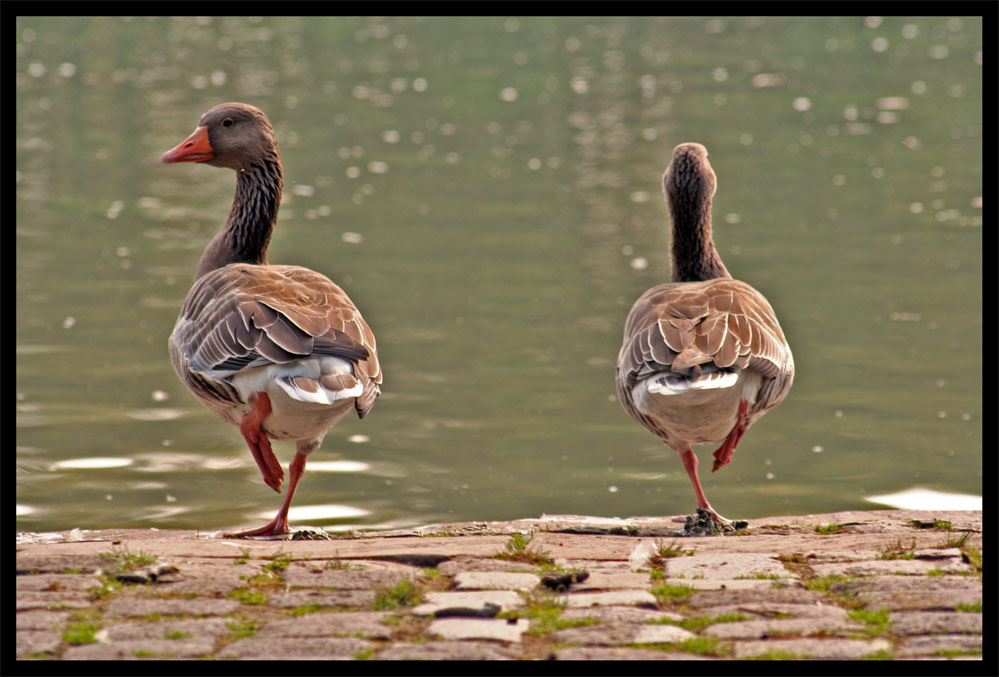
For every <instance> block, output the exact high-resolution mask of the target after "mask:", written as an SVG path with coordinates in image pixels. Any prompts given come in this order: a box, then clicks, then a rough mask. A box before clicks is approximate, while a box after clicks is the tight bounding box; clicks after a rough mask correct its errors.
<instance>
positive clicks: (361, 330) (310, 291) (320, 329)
mask: <svg viewBox="0 0 999 677" xmlns="http://www.w3.org/2000/svg"><path fill="white" fill-rule="evenodd" d="M171 338H172V341H173V342H174V343H175V344H176V347H177V352H179V353H180V354H181V355H183V356H184V357H186V359H187V363H188V365H189V367H190V370H192V371H194V372H205V371H208V370H211V369H214V368H218V367H219V366H220V365H225V364H226V363H227V362H228V363H230V364H238V363H240V362H244V363H246V362H249V361H250V360H252V359H255V358H256V357H257V356H262V357H265V358H266V359H268V360H270V361H272V362H276V363H285V362H290V361H292V360H295V359H299V358H302V357H307V356H309V355H312V354H314V353H322V354H326V355H333V356H336V357H341V358H343V359H346V360H348V361H350V362H351V363H352V364H353V365H354V371H355V375H356V377H357V378H358V380H360V381H361V382H362V383H364V393H363V394H362V395H361V396H360V397H359V398H358V401H357V409H358V414H359V415H362V416H363V415H364V414H366V413H367V412H368V411H369V410H370V409H371V406H372V405H373V404H374V400H375V398H376V397H377V396H378V395H379V393H380V389H379V387H378V384H380V383H381V381H382V373H381V367H380V365H379V363H378V353H377V351H376V347H375V337H374V334H373V333H372V331H371V329H370V328H369V327H368V325H367V323H365V321H364V319H363V318H362V317H361V314H360V312H358V310H357V308H356V307H355V306H354V304H353V303H352V302H351V300H350V298H349V297H348V296H347V294H346V293H345V292H344V291H343V290H342V289H340V287H338V286H337V285H336V284H334V283H333V282H332V281H330V280H329V279H328V278H327V277H325V276H324V275H321V274H319V273H317V272H315V271H313V270H309V269H308V268H302V267H300V266H255V265H247V264H232V265H229V266H226V267H224V268H219V269H217V270H214V271H212V272H210V273H208V274H207V275H204V276H203V277H201V278H200V279H199V280H198V281H197V282H196V283H195V286H194V288H192V290H191V292H190V293H189V294H188V297H187V300H186V301H185V302H184V306H183V308H182V309H181V313H180V318H179V319H178V320H177V326H176V327H175V329H174V333H173V336H172V337H171ZM175 366H176V365H175ZM178 371H179V368H178ZM182 378H183V375H182Z"/></svg>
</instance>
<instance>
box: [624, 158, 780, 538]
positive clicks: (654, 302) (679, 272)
mask: <svg viewBox="0 0 999 677" xmlns="http://www.w3.org/2000/svg"><path fill="white" fill-rule="evenodd" d="M715 185H716V180H715V173H714V171H713V170H712V169H711V164H710V163H709V162H708V152H707V150H706V149H705V148H704V146H702V145H700V144H697V143H684V144H681V145H679V146H677V147H676V148H675V149H674V150H673V160H672V162H671V163H670V165H669V167H668V168H667V169H666V173H665V174H664V175H663V192H664V194H665V197H666V202H667V204H668V205H669V211H670V215H671V218H672V234H671V248H670V255H671V266H672V277H671V280H672V281H671V282H669V283H666V284H661V285H658V286H655V287H652V288H651V289H649V290H648V291H646V292H645V293H644V294H642V295H641V297H639V299H638V301H636V302H635V305H634V306H633V307H632V308H631V312H630V313H629V314H628V319H627V321H626V322H625V327H624V343H623V344H622V346H621V352H620V353H619V354H618V360H617V379H616V381H617V393H618V399H619V400H620V401H621V404H622V406H623V407H624V409H625V411H627V412H628V413H629V414H630V415H631V416H632V418H634V419H635V420H636V421H638V422H639V423H641V424H642V425H643V426H645V427H646V428H648V429H649V430H650V431H651V432H652V433H654V434H655V435H657V436H658V437H659V438H660V439H662V440H663V441H664V442H665V443H666V444H667V445H669V446H670V447H672V448H673V449H674V450H675V451H676V452H677V453H679V454H680V459H681V461H682V462H683V467H684V469H685V470H686V471H687V475H688V476H689V477H690V482H691V484H692V485H693V487H694V494H695V496H696V498H697V507H698V509H701V510H708V511H710V512H711V514H712V515H713V517H714V518H715V519H716V520H717V521H719V522H721V523H723V524H728V523H729V521H728V520H726V519H724V518H723V517H721V515H719V514H718V513H717V512H715V511H714V509H713V508H712V507H711V504H710V503H708V499H707V498H706V497H705V495H704V490H703V489H702V488H701V482H700V479H698V476H697V456H695V455H694V451H693V450H692V449H691V445H692V444H717V443H719V442H721V443H722V444H721V446H720V447H719V448H718V449H717V451H715V452H714V459H715V460H714V465H713V467H712V471H715V470H718V469H719V468H721V467H722V466H724V465H727V464H728V463H729V461H730V460H731V459H732V452H734V451H735V448H736V446H737V445H738V444H739V440H741V439H742V436H743V434H744V433H745V432H746V430H747V429H748V428H749V426H751V425H752V424H753V423H754V422H755V421H756V420H757V419H759V418H760V417H761V416H763V414H764V413H765V412H767V411H768V410H770V409H772V408H773V407H776V406H777V405H778V404H780V402H781V400H783V399H784V397H785V395H787V392H788V390H790V388H791V381H792V380H793V378H794V360H793V359H792V357H791V348H790V347H789V346H788V344H787V340H786V339H785V338H784V332H783V331H782V330H781V328H780V324H778V322H777V316H776V315H775V314H774V310H773V308H771V307H770V304H769V303H768V302H767V300H766V298H764V297H763V295H762V294H760V292H758V291H756V290H755V289H753V288H752V287H751V286H749V285H748V284H746V283H745V282H740V281H739V280H735V279H732V276H731V275H729V273H728V270H726V268H725V265H724V264H723V263H722V261H721V258H720V257H719V256H718V252H717V251H716V250H715V245H714V241H713V240H712V239H711V198H712V196H713V195H714V193H715Z"/></svg>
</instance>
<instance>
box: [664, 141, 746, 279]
mask: <svg viewBox="0 0 999 677" xmlns="http://www.w3.org/2000/svg"><path fill="white" fill-rule="evenodd" d="M716 185H717V180H716V179H715V172H714V170H713V169H711V163H710V162H708V151H707V149H706V148H705V147H704V146H702V145H701V144H699V143H682V144H680V145H679V146H677V147H676V148H674V149H673V161H672V162H670V164H669V167H667V168H666V173H665V174H664V175H663V193H665V195H666V203H667V204H668V205H669V211H670V216H671V217H672V219H673V232H672V237H671V238H670V241H671V255H672V264H673V265H672V268H673V276H672V280H673V282H695V281H699V280H711V279H714V278H717V277H731V275H729V274H728V270H726V269H725V264H723V263H722V261H721V257H719V256H718V252H717V250H715V243H714V241H713V240H712V238H711V198H712V197H714V194H715V187H716Z"/></svg>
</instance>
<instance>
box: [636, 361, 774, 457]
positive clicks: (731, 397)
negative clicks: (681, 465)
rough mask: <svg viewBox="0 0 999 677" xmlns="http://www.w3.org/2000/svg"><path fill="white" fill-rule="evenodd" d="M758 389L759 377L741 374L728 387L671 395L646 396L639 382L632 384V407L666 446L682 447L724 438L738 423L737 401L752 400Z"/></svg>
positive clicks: (644, 389)
mask: <svg viewBox="0 0 999 677" xmlns="http://www.w3.org/2000/svg"><path fill="white" fill-rule="evenodd" d="M651 378H653V379H654V378H655V377H651ZM758 389H759V378H758V377H757V378H753V376H750V377H749V378H746V377H745V374H743V375H742V376H740V378H739V381H738V382H737V383H736V384H735V385H733V386H732V387H728V388H716V389H710V390H696V389H692V390H688V391H686V392H684V393H680V394H673V395H663V394H658V393H650V392H649V390H648V380H643V381H639V382H638V383H636V384H635V386H634V388H633V389H632V397H633V398H634V402H635V406H636V408H637V409H638V410H639V411H640V412H641V413H642V414H644V415H645V416H646V417H648V418H649V419H651V420H652V421H653V422H654V423H655V425H656V427H657V428H658V429H659V430H660V431H662V432H663V433H665V435H666V438H667V440H668V442H669V444H670V446H673V447H677V446H679V447H682V448H686V447H687V446H689V445H690V444H714V443H717V442H721V441H723V440H724V439H725V438H726V437H728V435H729V433H731V432H732V429H733V428H734V427H735V424H736V422H737V421H738V417H739V403H740V401H741V400H743V399H747V400H749V401H752V400H754V399H755V397H756V391H757V390H758Z"/></svg>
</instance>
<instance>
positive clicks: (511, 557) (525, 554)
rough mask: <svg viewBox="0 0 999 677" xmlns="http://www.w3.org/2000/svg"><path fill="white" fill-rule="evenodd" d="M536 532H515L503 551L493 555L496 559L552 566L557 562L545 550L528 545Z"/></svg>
mask: <svg viewBox="0 0 999 677" xmlns="http://www.w3.org/2000/svg"><path fill="white" fill-rule="evenodd" d="M533 538H534V532H533V531H531V532H528V533H527V534H526V536H525V534H522V533H521V532H519V531H518V532H515V533H514V534H513V535H512V536H511V537H510V540H509V541H508V542H507V544H506V548H505V549H504V551H503V552H501V553H498V554H496V555H493V558H494V559H502V560H506V561H508V562H526V563H528V564H533V565H535V566H552V565H553V564H554V563H555V562H554V560H552V558H551V556H550V555H549V554H548V553H546V552H545V551H543V550H540V549H532V548H529V547H528V544H529V543H530V542H531V539H533Z"/></svg>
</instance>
